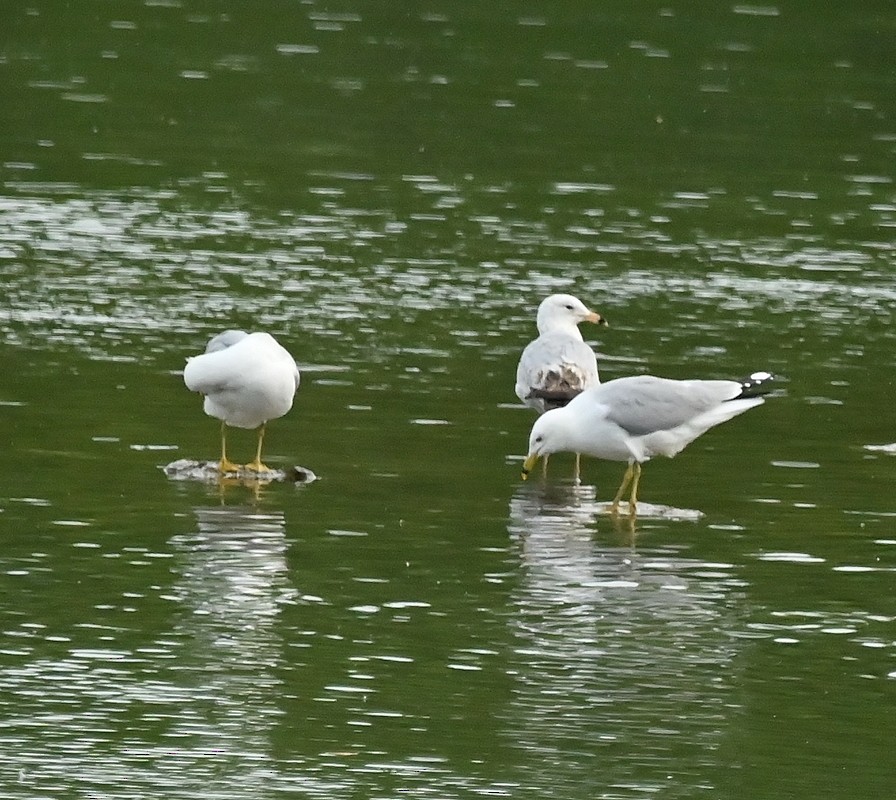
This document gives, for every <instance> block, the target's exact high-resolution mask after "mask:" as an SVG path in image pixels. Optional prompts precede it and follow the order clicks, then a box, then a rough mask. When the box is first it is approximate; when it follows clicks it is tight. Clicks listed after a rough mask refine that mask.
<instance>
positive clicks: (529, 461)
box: [520, 453, 538, 480]
mask: <svg viewBox="0 0 896 800" xmlns="http://www.w3.org/2000/svg"><path fill="white" fill-rule="evenodd" d="M537 461H538V454H537V453H530V454H529V455H528V456H526V460H525V461H524V462H523V471H522V472H521V473H520V477H521V478H522V479H523V480H526V478H528V477H529V473H530V472H532V467H534V466H535V463H536V462H537Z"/></svg>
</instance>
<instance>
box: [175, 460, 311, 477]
mask: <svg viewBox="0 0 896 800" xmlns="http://www.w3.org/2000/svg"><path fill="white" fill-rule="evenodd" d="M162 472H164V473H165V474H166V475H167V476H168V477H169V478H170V479H171V480H174V481H199V482H201V483H218V482H219V481H235V482H239V483H273V482H275V481H279V482H281V483H311V481H314V480H317V476H316V475H315V474H314V473H313V472H312V471H311V470H310V469H307V468H305V467H286V468H285V469H272V470H269V471H267V472H256V471H255V470H252V469H246V468H244V467H240V468H239V469H237V470H233V471H231V472H224V473H221V472H220V471H219V470H218V462H217V461H194V460H193V459H190V458H180V459H178V460H177V461H172V462H171V463H170V464H166V465H165V466H164V467H162Z"/></svg>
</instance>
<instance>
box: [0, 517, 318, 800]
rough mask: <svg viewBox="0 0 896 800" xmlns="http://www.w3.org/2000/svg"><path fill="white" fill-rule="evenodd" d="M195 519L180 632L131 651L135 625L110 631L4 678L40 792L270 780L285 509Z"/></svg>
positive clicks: (218, 789) (8, 745) (12, 744)
mask: <svg viewBox="0 0 896 800" xmlns="http://www.w3.org/2000/svg"><path fill="white" fill-rule="evenodd" d="M195 515H196V530H195V531H194V532H192V533H189V534H181V535H178V536H175V537H174V538H173V540H172V541H171V545H172V555H173V563H172V572H173V581H172V583H171V585H170V587H169V588H168V589H167V591H166V593H165V599H166V600H168V601H169V602H172V603H175V604H176V608H177V611H176V613H174V614H173V615H172V617H171V619H172V620H173V625H172V627H171V629H170V630H169V631H167V632H165V633H162V634H161V635H160V636H158V637H157V638H156V639H155V640H154V641H152V642H144V643H143V644H140V645H136V646H133V647H129V646H128V645H127V644H126V641H127V640H128V639H130V638H131V637H132V635H133V634H134V633H137V632H136V631H134V632H128V631H125V630H116V629H109V630H107V631H106V635H105V636H103V637H101V638H102V639H104V640H106V641H107V642H108V644H107V646H105V647H96V648H92V649H87V648H83V647H80V646H79V647H72V648H71V649H70V650H68V652H66V653H65V654H63V655H61V656H59V657H57V658H49V657H43V658H35V659H34V660H31V661H28V662H25V663H23V664H21V666H18V667H7V668H6V669H4V670H3V672H2V673H0V685H2V687H3V688H4V690H5V691H6V692H9V693H12V694H14V695H15V696H17V697H18V698H19V702H18V703H17V705H16V706H15V707H14V708H13V707H7V708H5V709H4V717H5V724H4V731H3V733H2V735H0V740H2V744H3V750H4V753H5V754H6V755H5V758H13V759H14V764H15V766H16V768H17V769H18V771H19V775H18V781H19V784H20V786H21V787H23V788H27V789H29V790H31V791H33V792H35V794H34V795H33V796H37V795H40V796H70V795H68V794H65V793H66V792H70V791H72V790H73V789H74V786H75V785H77V786H78V787H80V788H79V791H83V792H86V793H87V794H88V795H90V796H94V794H95V793H98V794H97V796H99V795H102V796H109V797H111V796H122V795H121V793H120V792H121V790H122V788H123V787H139V790H138V789H135V792H136V793H135V794H134V796H138V795H139V796H144V793H145V792H150V793H152V794H153V795H154V796H158V797H172V798H173V797H189V796H191V795H192V794H193V793H195V792H196V791H199V790H201V792H202V796H205V797H214V798H218V797H220V798H225V797H234V796H239V797H248V796H255V794H256V792H257V791H258V787H259V786H260V785H262V784H264V783H266V782H267V781H268V779H269V778H270V776H271V775H272V773H273V771H274V768H273V766H272V755H271V745H270V741H269V735H270V733H271V731H272V729H273V727H274V725H275V724H276V721H277V719H278V717H279V713H280V712H279V711H278V707H277V698H278V687H279V681H278V678H277V674H276V673H277V670H278V668H279V667H280V665H281V642H280V637H279V635H278V632H277V627H276V623H277V620H278V617H279V614H280V609H281V607H282V606H283V604H284V603H290V602H292V600H293V598H294V596H295V591H294V590H293V589H292V588H291V587H290V586H289V582H288V576H287V571H286V560H285V551H286V541H285V538H284V522H285V521H284V516H283V513H282V512H281V511H274V512H264V513H261V512H259V511H257V510H254V509H252V508H246V507H234V506H231V507H225V506H220V507H213V508H197V509H195ZM4 760H5V759H4ZM7 766H8V765H7ZM301 783H302V784H303V785H307V786H308V787H309V788H313V786H314V782H313V781H311V780H306V779H302V780H301ZM128 796H130V795H128Z"/></svg>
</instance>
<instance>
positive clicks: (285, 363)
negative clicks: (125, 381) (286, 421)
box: [184, 330, 299, 473]
mask: <svg viewBox="0 0 896 800" xmlns="http://www.w3.org/2000/svg"><path fill="white" fill-rule="evenodd" d="M184 383H185V384H186V385H187V388H188V389H190V391H193V392H199V393H201V394H203V395H205V402H204V403H203V410H204V411H205V413H206V414H208V415H209V416H210V417H215V418H216V419H219V420H221V462H220V464H219V465H218V469H219V471H220V472H221V473H225V472H235V471H238V470H239V469H240V466H239V465H238V464H234V463H233V462H231V461H230V460H229V459H228V458H227V443H226V433H227V426H228V425H230V426H232V427H235V428H257V429H258V448H257V449H256V451H255V460H254V461H252V462H250V463H248V464H246V465H245V468H246V469H248V470H252V471H253V472H270V469H269V468H268V467H266V466H265V465H264V464H263V463H262V461H261V445H262V441H263V440H264V430H265V425H266V423H267V422H268V420H272V419H277V417H282V416H283V415H284V414H285V413H286V412H287V411H289V409H290V408H292V401H293V397H295V393H296V390H297V389H298V388H299V368H298V366H296V362H295V360H294V359H293V357H292V356H291V355H290V354H289V353H288V352H287V351H286V350H285V349H284V348H283V347H281V346H280V345H279V344H278V343H277V340H276V339H275V338H274V337H273V336H271V335H270V334H269V333H246V332H245V331H237V330H227V331H224V332H223V333H219V334H218V335H217V336H214V337H212V339H210V340H209V343H208V345H207V346H206V348H205V352H204V353H203V354H202V355H198V356H193V357H192V358H188V359H187V366H186V367H185V368H184Z"/></svg>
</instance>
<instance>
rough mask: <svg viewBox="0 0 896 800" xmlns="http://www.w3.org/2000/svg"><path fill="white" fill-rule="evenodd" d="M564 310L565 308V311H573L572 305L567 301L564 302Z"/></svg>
mask: <svg viewBox="0 0 896 800" xmlns="http://www.w3.org/2000/svg"><path fill="white" fill-rule="evenodd" d="M566 310H567V311H574V309H573V307H572V306H571V305H570V304H569V303H567V304H566Z"/></svg>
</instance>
